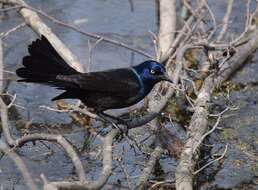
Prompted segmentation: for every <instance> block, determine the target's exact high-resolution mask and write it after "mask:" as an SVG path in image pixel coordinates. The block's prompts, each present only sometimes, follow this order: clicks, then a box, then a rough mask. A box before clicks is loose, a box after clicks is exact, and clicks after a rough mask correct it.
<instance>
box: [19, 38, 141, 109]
mask: <svg viewBox="0 0 258 190" xmlns="http://www.w3.org/2000/svg"><path fill="white" fill-rule="evenodd" d="M28 50H29V55H28V56H26V57H24V58H23V66H24V67H22V68H19V69H17V70H16V73H17V75H18V76H19V77H21V78H22V79H20V80H18V81H19V82H32V83H41V84H45V85H49V86H54V87H56V88H58V89H61V90H65V92H63V93H62V94H60V95H58V96H56V97H54V98H53V99H52V100H58V99H70V98H76V99H80V100H82V102H84V103H85V104H86V105H87V106H89V107H93V108H96V109H98V110H105V109H110V108H122V107H126V106H130V105H132V104H134V103H136V102H137V101H139V91H140V88H141V85H140V82H139V79H138V78H137V77H136V76H135V73H134V72H133V71H132V70H131V69H130V68H125V69H115V70H108V71H103V72H91V73H79V72H77V71H76V70H75V69H73V68H72V67H70V66H69V65H68V64H67V63H66V62H65V61H64V60H63V59H62V58H61V57H60V55H59V54H58V53H57V52H56V50H55V49H54V48H53V47H52V45H51V44H50V43H49V41H48V40H47V39H46V38H45V37H44V36H42V37H41V39H37V40H36V41H34V42H32V44H31V45H30V46H29V48H28ZM125 79H126V80H125Z"/></svg>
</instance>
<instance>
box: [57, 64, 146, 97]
mask: <svg viewBox="0 0 258 190" xmlns="http://www.w3.org/2000/svg"><path fill="white" fill-rule="evenodd" d="M57 79H59V80H62V81H65V82H68V83H70V84H71V85H72V87H73V88H77V89H78V88H79V89H82V90H86V91H92V92H101V93H106V94H108V95H111V96H120V97H130V96H135V95H137V94H138V93H139V92H140V90H141V87H142V86H141V83H140V80H139V78H138V76H137V75H136V74H135V73H134V72H133V70H131V69H114V70H108V71H101V72H91V73H81V74H75V75H66V76H65V75H60V76H58V77H57Z"/></svg>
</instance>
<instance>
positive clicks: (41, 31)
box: [0, 0, 84, 72]
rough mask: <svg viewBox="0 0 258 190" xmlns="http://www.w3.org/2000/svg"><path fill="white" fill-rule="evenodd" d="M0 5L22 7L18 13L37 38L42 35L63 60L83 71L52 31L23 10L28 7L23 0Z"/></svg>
mask: <svg viewBox="0 0 258 190" xmlns="http://www.w3.org/2000/svg"><path fill="white" fill-rule="evenodd" d="M0 2H1V3H11V4H14V5H22V6H23V7H22V8H19V10H18V12H19V13H20V14H21V16H22V17H23V18H24V21H25V22H26V24H27V25H29V26H30V27H31V28H32V29H33V30H34V31H35V32H36V33H37V34H38V35H39V36H41V35H44V36H46V37H47V39H48V40H49V41H50V42H51V44H52V45H53V46H54V48H55V50H56V51H57V52H58V53H59V54H60V55H61V57H62V58H64V60H65V61H66V62H67V63H68V64H70V65H71V67H73V68H75V69H76V70H78V71H81V72H82V71H83V70H84V69H83V67H82V65H81V64H80V63H79V61H78V59H77V58H76V57H75V56H74V55H73V54H72V52H71V51H70V50H69V49H68V48H67V47H66V46H65V45H64V44H63V42H61V40H60V39H59V38H58V37H57V36H56V35H55V34H54V33H53V32H52V30H51V29H50V28H49V27H48V26H47V25H46V24H45V23H43V22H42V20H41V19H40V17H39V16H38V15H37V13H35V12H34V11H32V10H30V9H28V8H24V7H27V6H28V5H27V4H26V3H25V2H24V1H23V0H2V1H0Z"/></svg>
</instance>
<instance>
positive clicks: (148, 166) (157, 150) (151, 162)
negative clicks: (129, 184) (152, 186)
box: [137, 146, 163, 189]
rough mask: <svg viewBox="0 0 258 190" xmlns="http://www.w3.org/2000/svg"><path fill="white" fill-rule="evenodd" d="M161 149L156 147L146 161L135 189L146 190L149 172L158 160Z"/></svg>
mask: <svg viewBox="0 0 258 190" xmlns="http://www.w3.org/2000/svg"><path fill="white" fill-rule="evenodd" d="M162 152H163V149H162V148H161V147H160V146H157V147H156V148H155V149H154V151H153V152H152V153H151V156H150V159H149V160H148V162H147V164H146V166H145V168H144V169H143V172H142V174H141V176H140V178H139V181H138V185H137V187H138V188H139V189H146V188H147V182H148V179H149V177H150V175H151V172H152V171H153V168H154V166H155V164H156V162H157V161H158V160H159V158H160V155H161V154H162Z"/></svg>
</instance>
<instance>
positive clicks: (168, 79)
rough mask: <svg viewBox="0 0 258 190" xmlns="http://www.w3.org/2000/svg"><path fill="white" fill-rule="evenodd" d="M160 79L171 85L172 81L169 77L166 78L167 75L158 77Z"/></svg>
mask: <svg viewBox="0 0 258 190" xmlns="http://www.w3.org/2000/svg"><path fill="white" fill-rule="evenodd" d="M160 79H161V80H164V81H168V82H170V83H173V81H172V80H171V79H170V77H169V76H168V74H167V73H165V74H164V75H161V76H160Z"/></svg>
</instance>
